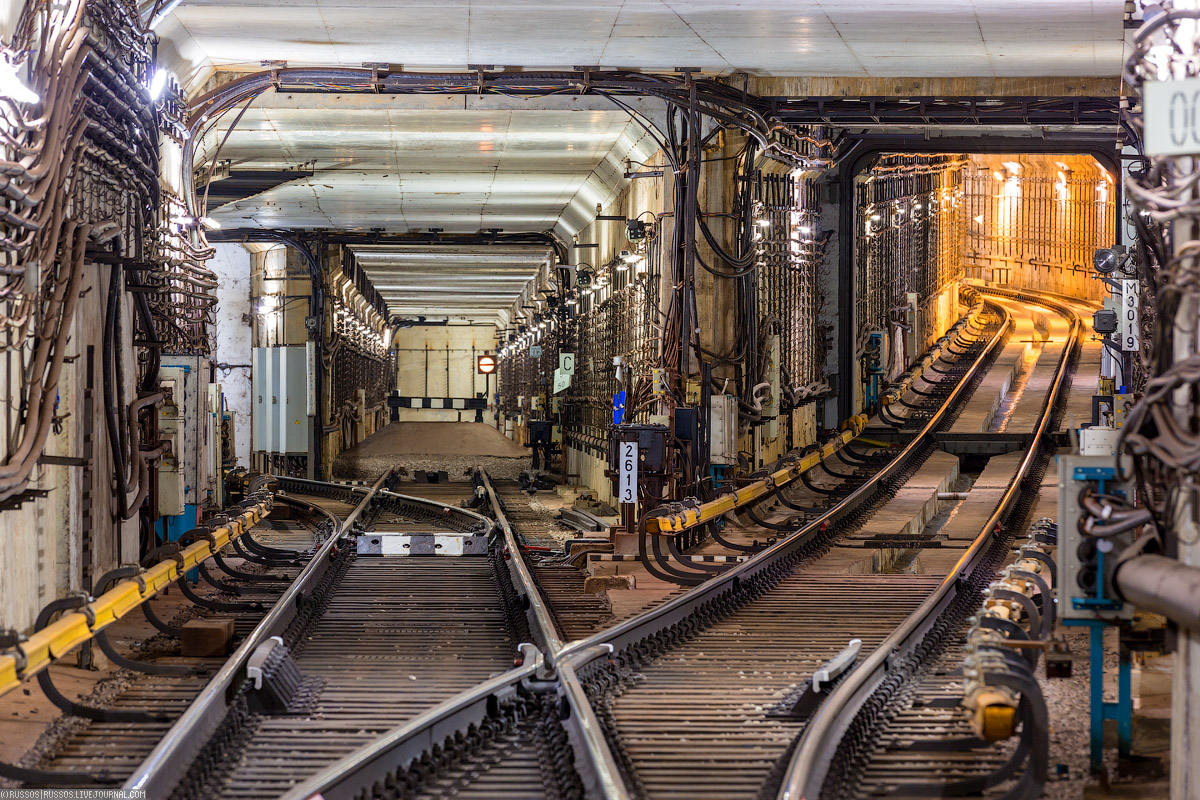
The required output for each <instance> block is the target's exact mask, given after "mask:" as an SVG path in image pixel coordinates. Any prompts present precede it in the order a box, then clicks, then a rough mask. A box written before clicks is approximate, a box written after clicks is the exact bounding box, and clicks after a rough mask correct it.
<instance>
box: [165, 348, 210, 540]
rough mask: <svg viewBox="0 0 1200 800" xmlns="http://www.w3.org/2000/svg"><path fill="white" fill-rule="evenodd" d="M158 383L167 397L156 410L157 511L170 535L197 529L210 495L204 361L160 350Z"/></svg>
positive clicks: (207, 402)
mask: <svg viewBox="0 0 1200 800" xmlns="http://www.w3.org/2000/svg"><path fill="white" fill-rule="evenodd" d="M159 386H160V387H161V389H162V391H163V392H164V393H165V395H166V397H165V398H164V400H163V402H162V404H161V405H160V406H159V408H158V430H159V436H160V438H161V439H163V440H165V441H167V442H168V444H169V452H168V453H166V454H165V455H164V457H163V460H162V463H161V465H160V466H159V471H158V513H159V515H160V516H161V517H164V518H166V519H165V520H164V525H165V526H166V531H165V532H166V533H167V534H168V538H172V539H174V538H177V536H176V535H175V534H176V533H183V532H184V531H185V530H190V529H191V528H194V527H196V520H197V512H198V510H199V509H200V507H201V506H202V505H204V504H205V503H207V502H209V501H210V500H211V499H213V498H212V487H211V486H210V483H209V478H210V474H211V473H210V464H209V454H210V452H211V450H210V448H211V446H212V442H211V434H210V433H209V430H210V428H211V425H210V417H211V410H210V408H209V392H208V361H207V359H205V358H203V357H201V356H188V355H169V354H164V355H163V363H162V365H161V366H160V367H159ZM176 528H179V530H178V531H176Z"/></svg>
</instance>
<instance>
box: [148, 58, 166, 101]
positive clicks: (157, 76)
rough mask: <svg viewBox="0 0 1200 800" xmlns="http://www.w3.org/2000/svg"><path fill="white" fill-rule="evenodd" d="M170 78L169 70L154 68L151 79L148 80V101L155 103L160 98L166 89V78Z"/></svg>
mask: <svg viewBox="0 0 1200 800" xmlns="http://www.w3.org/2000/svg"><path fill="white" fill-rule="evenodd" d="M170 76H171V71H170V70H168V69H163V68H162V67H156V68H155V70H154V76H153V77H152V78H150V87H149V89H150V99H151V100H153V101H154V102H156V103H157V102H158V100H159V98H161V97H162V95H163V90H164V89H166V88H167V78H169V77H170Z"/></svg>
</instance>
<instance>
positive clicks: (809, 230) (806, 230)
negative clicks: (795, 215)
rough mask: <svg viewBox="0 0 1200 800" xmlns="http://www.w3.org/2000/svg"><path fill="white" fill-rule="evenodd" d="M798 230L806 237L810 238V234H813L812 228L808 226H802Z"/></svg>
mask: <svg viewBox="0 0 1200 800" xmlns="http://www.w3.org/2000/svg"><path fill="white" fill-rule="evenodd" d="M796 230H798V231H800V233H802V234H804V235H805V236H808V235H809V234H810V233H812V228H810V227H808V226H807V225H801V226H800V227H799V228H797V229H796Z"/></svg>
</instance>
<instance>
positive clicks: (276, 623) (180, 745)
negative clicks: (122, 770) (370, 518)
mask: <svg viewBox="0 0 1200 800" xmlns="http://www.w3.org/2000/svg"><path fill="white" fill-rule="evenodd" d="M391 474H392V473H391V471H390V470H389V471H388V472H387V473H385V474H384V475H383V476H381V477H380V478H379V480H377V481H376V482H375V483H374V484H373V485H372V486H371V487H369V488H364V487H359V486H345V485H341V484H323V483H320V482H317V481H305V480H301V479H280V485H284V484H285V483H289V482H290V483H291V484H292V485H297V486H305V487H307V488H310V489H316V490H320V489H322V488H323V489H325V490H327V491H333V490H344V491H348V492H350V493H351V494H354V495H358V494H362V499H361V500H360V501H359V503H358V504H357V505H356V506H355V507H354V509H353V510H352V511H351V512H350V514H349V515H347V517H346V518H345V519H343V520H342V521H341V523H340V524H339V525H338V528H337V530H336V531H335V532H334V534H333V535H331V536H330V537H329V538H328V539H326V540H325V542H324V543H323V544H322V545H321V547H320V548H318V549H317V551H316V553H315V554H314V555H313V557H312V559H310V560H309V562H308V564H306V565H305V567H304V569H303V570H302V571H301V572H300V574H299V575H298V576H297V577H296V580H295V581H293V582H292V584H291V585H290V586H289V587H288V588H287V590H286V591H285V592H284V593H283V595H282V596H281V597H280V598H279V600H278V601H277V602H276V603H275V605H274V606H273V607H272V608H271V610H270V612H268V613H267V615H266V616H265V617H263V619H262V621H261V622H259V624H258V625H257V626H256V627H255V628H254V630H253V631H252V632H251V633H250V635H249V636H247V637H246V639H245V640H244V641H243V642H242V644H241V645H240V646H239V647H238V649H237V650H236V651H235V652H234V654H233V655H232V656H230V658H229V660H228V661H227V662H226V663H225V665H224V666H222V667H221V669H220V670H219V671H218V672H217V674H216V675H214V676H213V677H212V680H210V681H209V682H208V684H207V685H206V686H205V687H204V690H203V691H202V692H201V693H200V694H199V695H198V696H197V697H196V699H195V700H193V701H192V703H191V704H190V705H189V706H188V708H187V710H186V711H184V713H183V714H182V715H181V716H180V717H179V719H177V720H176V721H175V724H174V725H172V726H171V729H170V730H169V731H167V733H166V735H165V736H163V738H162V740H161V741H160V742H159V743H158V744H157V745H156V746H155V748H154V750H152V751H151V752H150V755H149V756H147V757H146V759H145V760H144V761H143V762H142V763H141V764H140V765H139V766H138V768H137V769H136V770H135V771H134V773H133V774H132V775H131V776H130V777H129V779H128V780H127V781H126V782H125V784H124V785H123V790H124V791H126V792H130V793H132V792H140V793H142V796H144V797H167V796H169V795H170V793H171V790H172V789H174V787H175V785H176V784H177V783H178V782H179V780H180V779H181V778H182V776H183V775H184V774H185V773H186V772H187V770H188V768H189V767H190V765H191V763H192V761H193V760H194V759H195V757H196V756H197V755H198V754H199V752H200V751H201V749H203V747H204V746H205V744H207V742H208V740H209V737H210V736H211V735H212V734H213V732H214V731H216V729H217V728H218V727H219V726H220V725H221V723H222V721H223V720H224V719H225V716H226V714H227V712H228V711H229V708H230V706H229V703H230V700H231V699H232V696H233V694H234V688H235V686H236V685H238V684H240V682H241V681H243V680H245V677H246V662H247V660H248V659H249V658H250V656H251V654H253V653H254V651H255V650H256V649H257V648H258V646H259V645H261V644H262V643H263V642H265V641H266V640H267V639H269V638H270V637H271V636H274V635H277V634H279V633H280V632H282V631H283V630H284V629H285V628H286V627H287V625H288V623H290V622H291V620H292V619H293V618H294V617H295V616H296V613H297V600H298V599H299V598H300V597H302V596H304V594H305V593H306V590H308V589H310V588H311V587H312V586H313V585H315V584H316V583H317V582H318V581H319V580H320V579H321V576H322V575H323V574H324V573H325V570H326V569H327V568H328V566H329V564H330V558H329V557H330V555H331V554H332V552H333V550H334V548H335V547H337V545H338V543H339V542H340V541H341V540H342V539H343V538H344V537H345V536H346V534H347V533H349V532H350V531H351V529H352V527H353V525H354V523H355V522H356V521H357V520H358V518H359V517H360V516H361V515H362V513H363V512H364V510H365V509H366V508H367V506H368V505H369V504H370V503H371V501H372V499H373V498H374V496H375V494H376V492H378V491H379V490H380V488H381V487H382V486H383V485H384V483H385V482H386V481H387V480H388V479H389V478H390V477H391ZM426 502H428V501H426Z"/></svg>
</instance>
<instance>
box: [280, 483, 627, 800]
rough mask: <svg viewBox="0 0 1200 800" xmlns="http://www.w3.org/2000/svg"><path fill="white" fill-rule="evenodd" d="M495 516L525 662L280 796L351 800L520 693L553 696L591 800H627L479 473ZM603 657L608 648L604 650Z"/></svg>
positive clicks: (596, 722)
mask: <svg viewBox="0 0 1200 800" xmlns="http://www.w3.org/2000/svg"><path fill="white" fill-rule="evenodd" d="M477 474H478V476H479V480H480V485H481V486H482V488H483V490H484V494H485V496H486V498H487V501H488V503H489V505H490V506H491V508H492V512H493V513H494V514H495V517H496V525H495V530H496V531H498V532H499V533H500V536H501V538H502V541H503V546H504V548H505V550H506V552H507V556H508V557H507V559H506V562H505V563H506V565H507V568H508V570H509V574H510V576H511V577H512V580H513V586H514V588H516V589H517V591H518V593H519V594H520V597H521V599H522V601H523V602H522V605H523V606H524V607H525V612H526V615H527V617H528V620H529V622H530V631H531V632H532V633H533V635H534V638H535V639H538V640H539V641H538V642H537V644H529V643H526V644H522V645H521V651H522V654H523V656H524V657H523V663H522V664H521V665H520V666H518V667H516V668H515V669H512V670H510V671H508V672H506V673H504V674H503V675H499V676H497V677H495V678H492V679H491V680H488V681H487V682H485V683H482V684H480V685H478V686H476V687H473V688H471V689H468V690H467V691H464V692H462V693H460V694H458V695H456V696H454V697H452V698H450V699H449V700H447V701H445V702H443V703H441V704H439V705H437V706H435V707H433V708H431V709H429V710H428V711H426V712H425V713H423V714H421V715H420V716H418V717H416V718H415V719H412V720H410V721H408V722H406V723H404V724H403V725H400V726H398V727H396V728H394V729H393V730H391V731H389V732H388V733H387V734H385V735H384V736H381V737H380V738H378V739H376V740H375V741H373V742H371V743H370V744H369V745H367V746H365V747H362V748H360V749H359V750H357V751H355V752H354V753H352V754H351V755H349V756H347V757H345V758H344V759H342V760H341V761H338V762H336V763H334V764H331V765H330V766H328V767H326V768H325V769H324V770H322V771H321V772H319V773H317V774H316V775H314V776H312V777H311V778H309V779H308V780H306V781H304V782H303V783H300V784H298V785H297V786H295V787H293V788H292V790H291V791H290V792H288V793H287V794H286V795H284V800H309V798H311V799H312V800H316V799H317V798H323V799H324V800H352V799H353V798H356V797H359V796H360V794H361V791H362V788H363V787H364V786H370V785H372V784H374V783H377V782H382V781H384V780H386V777H387V775H388V774H389V773H394V772H395V771H397V770H399V769H403V768H405V767H406V766H407V765H408V764H410V763H412V762H414V761H416V760H419V759H420V758H421V757H422V756H423V755H425V754H427V753H429V752H430V751H431V750H432V749H433V748H434V747H435V746H439V745H441V744H442V743H443V742H444V741H446V740H447V739H448V738H451V737H454V736H455V735H457V734H462V733H464V732H465V731H467V730H468V729H469V728H470V727H471V726H479V725H481V724H482V723H483V722H484V721H485V720H486V719H487V718H488V717H489V715H491V714H492V713H493V711H494V709H495V708H496V707H498V705H499V702H500V701H502V700H503V699H505V698H507V697H512V696H514V695H515V694H516V693H518V692H520V691H534V692H536V691H543V692H545V691H556V692H557V693H558V694H559V696H560V698H561V700H562V701H563V702H564V703H565V707H566V708H567V709H569V714H568V715H567V717H566V718H565V719H564V720H563V721H562V722H563V725H564V728H565V730H566V732H567V736H568V738H569V739H570V740H571V743H572V745H573V747H572V750H573V752H574V754H575V769H576V772H577V773H578V774H579V776H580V778H581V779H582V780H583V782H584V785H585V787H586V788H587V789H588V796H589V797H594V798H603V800H629V794H628V791H627V789H626V787H625V784H624V782H623V781H622V780H621V778H620V772H619V770H618V769H617V764H616V760H615V759H614V758H613V755H612V752H611V751H610V750H609V748H608V743H607V741H606V740H605V738H604V733H603V729H602V728H601V726H600V721H599V720H598V719H597V718H596V716H595V712H594V711H593V709H592V706H591V704H590V703H589V702H588V700H587V694H586V693H585V692H584V690H583V686H582V685H581V684H580V683H579V680H578V678H577V677H576V676H575V672H574V670H573V669H572V668H571V666H570V665H569V664H565V663H561V662H559V663H557V664H556V663H555V659H556V656H557V653H558V652H559V651H560V650H561V649H562V648H563V642H562V639H561V637H560V636H559V634H558V630H557V627H556V626H555V624H554V619H553V616H552V615H551V613H550V609H549V606H548V605H547V604H546V602H545V599H544V598H543V597H542V595H541V590H540V589H539V587H538V585H537V583H536V581H535V580H534V578H533V573H532V572H530V570H529V567H528V566H527V565H526V564H525V560H524V558H522V555H521V545H520V542H519V541H518V540H517V536H516V532H515V531H514V530H513V528H512V525H511V524H510V523H509V521H508V517H507V516H506V515H505V513H504V508H503V506H501V504H500V501H499V498H498V497H497V495H496V491H495V488H494V487H493V486H492V482H491V480H490V479H489V478H488V476H487V473H486V472H484V471H483V470H482V469H480V470H479V471H478V473H477ZM601 650H602V651H603V652H604V653H607V652H609V648H601Z"/></svg>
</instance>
